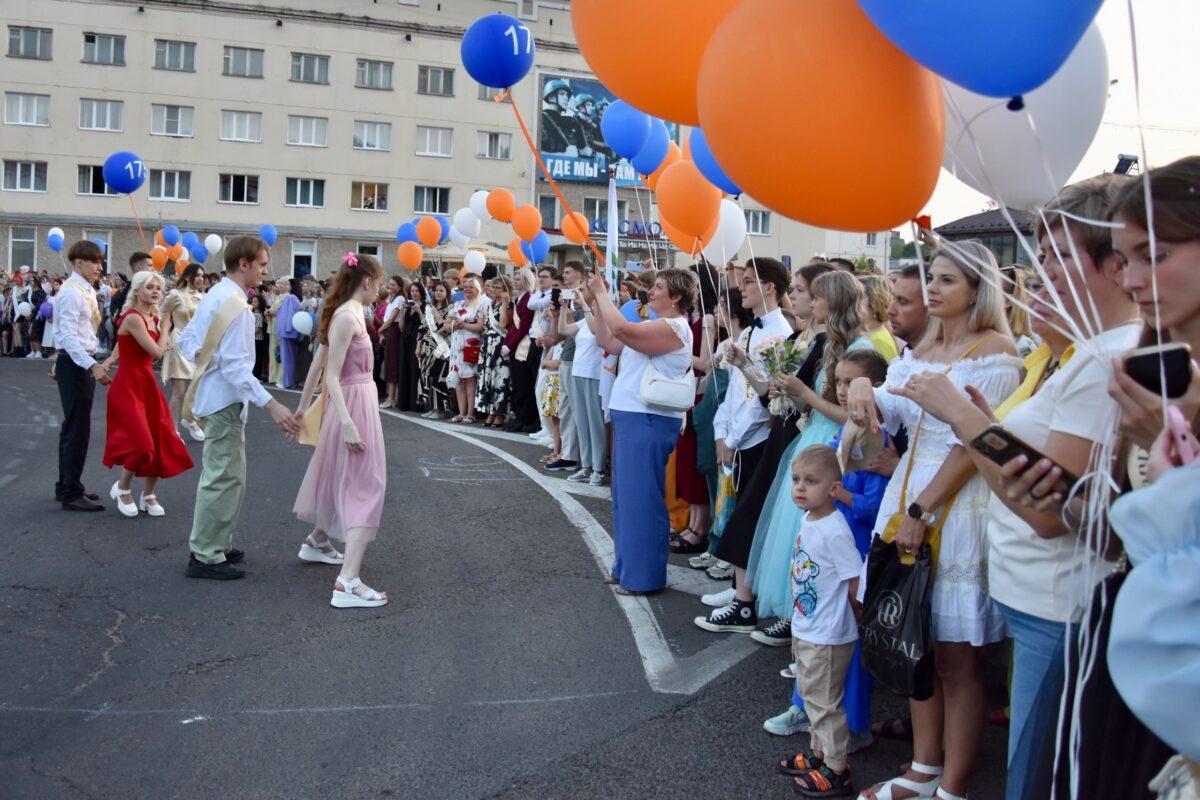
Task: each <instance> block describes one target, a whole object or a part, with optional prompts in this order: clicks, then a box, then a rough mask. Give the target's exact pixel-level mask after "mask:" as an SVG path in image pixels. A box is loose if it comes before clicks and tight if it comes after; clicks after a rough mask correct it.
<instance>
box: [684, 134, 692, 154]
mask: <svg viewBox="0 0 1200 800" xmlns="http://www.w3.org/2000/svg"><path fill="white" fill-rule="evenodd" d="M683 157H684V158H685V159H686V160H688V161H691V160H692V132H691V131H688V137H687V138H686V139H684V140H683Z"/></svg>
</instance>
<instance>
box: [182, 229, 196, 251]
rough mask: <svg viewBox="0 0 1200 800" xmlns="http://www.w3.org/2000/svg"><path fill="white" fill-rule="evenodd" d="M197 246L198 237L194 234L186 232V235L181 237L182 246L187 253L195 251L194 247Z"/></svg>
mask: <svg viewBox="0 0 1200 800" xmlns="http://www.w3.org/2000/svg"><path fill="white" fill-rule="evenodd" d="M199 244H200V237H199V236H197V235H196V234H194V233H192V232H191V231H188V232H187V233H185V234H184V235H183V246H184V247H186V248H187V251H188V252H189V253H190V252H192V251H193V250H195V249H196V247H197V246H199Z"/></svg>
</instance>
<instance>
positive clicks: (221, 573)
mask: <svg viewBox="0 0 1200 800" xmlns="http://www.w3.org/2000/svg"><path fill="white" fill-rule="evenodd" d="M185 574H186V575H187V576H188V577H189V578H208V579H209V580H214V581H235V580H237V579H238V578H241V577H243V576H244V575H245V574H246V571H245V570H244V569H238V568H237V567H235V566H233V565H232V564H230V563H229V562H227V561H222V562H221V563H220V564H205V563H204V562H203V561H199V560H197V559H196V556H195V555H191V556H189V557H188V565H187V573H185Z"/></svg>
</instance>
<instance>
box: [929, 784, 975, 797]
mask: <svg viewBox="0 0 1200 800" xmlns="http://www.w3.org/2000/svg"><path fill="white" fill-rule="evenodd" d="M934 797H940V798H941V800H967V796H966V795H962V796H961V797H960V796H959V795H956V794H950V793H949V792H947V791H946V790H945V789H943V788H942V787H941V786H939V787H938V788H937V794H935V795H934Z"/></svg>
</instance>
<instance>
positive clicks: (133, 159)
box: [103, 150, 146, 194]
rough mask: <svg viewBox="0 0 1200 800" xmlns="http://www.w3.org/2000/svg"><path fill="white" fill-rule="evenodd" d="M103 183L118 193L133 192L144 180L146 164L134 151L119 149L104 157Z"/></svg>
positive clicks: (140, 186)
mask: <svg viewBox="0 0 1200 800" xmlns="http://www.w3.org/2000/svg"><path fill="white" fill-rule="evenodd" d="M103 174H104V183H105V184H107V185H108V188H110V189H112V190H113V191H114V192H118V193H119V194H133V193H134V192H136V191H137V190H138V189H140V188H142V184H143V183H145V182H146V165H145V164H144V163H143V162H142V159H141V158H140V157H139V156H138V155H137V154H136V153H130V152H129V151H127V150H120V151H118V152H116V153H113V154H112V155H111V156H109V157H108V158H106V159H104V170H103Z"/></svg>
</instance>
